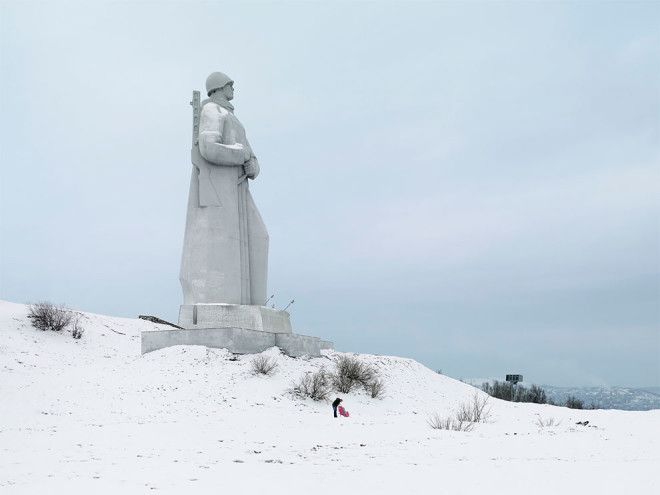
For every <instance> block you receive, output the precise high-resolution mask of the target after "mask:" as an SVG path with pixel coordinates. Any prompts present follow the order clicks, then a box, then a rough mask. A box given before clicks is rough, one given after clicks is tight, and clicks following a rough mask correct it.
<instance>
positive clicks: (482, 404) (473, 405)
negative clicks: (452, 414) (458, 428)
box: [456, 392, 490, 423]
mask: <svg viewBox="0 0 660 495" xmlns="http://www.w3.org/2000/svg"><path fill="white" fill-rule="evenodd" d="M489 417H490V406H489V405H488V397H487V396H481V397H480V396H479V394H478V393H476V392H475V394H474V395H473V396H472V400H471V401H470V402H463V403H462V404H461V405H460V406H458V411H457V412H456V419H458V420H459V421H461V422H466V421H467V422H469V423H485V422H486V421H488V418H489Z"/></svg>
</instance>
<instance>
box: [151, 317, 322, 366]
mask: <svg viewBox="0 0 660 495" xmlns="http://www.w3.org/2000/svg"><path fill="white" fill-rule="evenodd" d="M179 326H181V327H183V330H181V329H171V330H170V329H167V330H163V329H160V328H159V329H154V330H148V331H144V332H142V354H145V353H147V352H151V351H155V350H158V349H163V348H165V347H170V346H174V345H203V346H206V347H218V348H225V349H228V350H229V351H231V352H234V353H237V354H253V353H257V352H262V351H264V350H266V349H268V348H269V347H274V346H277V347H279V348H280V349H281V350H282V352H284V353H285V354H287V355H289V356H292V357H298V356H305V355H306V356H320V355H321V350H322V349H332V348H333V344H332V342H328V341H326V340H322V339H320V338H318V337H310V336H308V335H299V334H294V333H293V331H292V329H291V321H290V319H289V313H287V312H286V311H278V310H275V309H270V308H266V307H264V306H246V305H240V304H191V305H183V306H181V308H180V309H179Z"/></svg>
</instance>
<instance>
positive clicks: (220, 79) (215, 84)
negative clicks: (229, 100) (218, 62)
mask: <svg viewBox="0 0 660 495" xmlns="http://www.w3.org/2000/svg"><path fill="white" fill-rule="evenodd" d="M233 82H234V81H233V80H232V78H231V77H229V76H228V75H227V74H223V73H222V72H214V73H212V74H211V75H210V76H209V77H207V78H206V94H207V95H208V96H211V93H212V92H213V91H215V90H216V89H221V88H224V87H225V86H226V85H227V84H229V83H233Z"/></svg>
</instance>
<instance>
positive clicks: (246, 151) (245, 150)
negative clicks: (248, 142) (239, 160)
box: [241, 145, 252, 162]
mask: <svg viewBox="0 0 660 495" xmlns="http://www.w3.org/2000/svg"><path fill="white" fill-rule="evenodd" d="M241 147H242V148H243V159H244V160H245V161H246V162H247V161H248V160H250V158H251V157H252V150H251V149H250V148H249V147H248V146H245V147H243V145H241Z"/></svg>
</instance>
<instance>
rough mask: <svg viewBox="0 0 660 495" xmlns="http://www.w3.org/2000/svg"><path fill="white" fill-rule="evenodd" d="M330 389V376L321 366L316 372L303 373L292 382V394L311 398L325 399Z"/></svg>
mask: <svg viewBox="0 0 660 495" xmlns="http://www.w3.org/2000/svg"><path fill="white" fill-rule="evenodd" d="M331 391H332V388H331V379H330V376H329V375H328V373H327V372H326V371H325V369H323V368H321V369H320V370H318V371H317V372H316V373H311V372H308V373H305V374H304V375H303V376H301V377H300V379H299V380H298V381H297V382H294V383H293V393H294V394H296V395H298V396H300V397H309V398H310V399H313V400H325V399H327V398H328V395H329V394H330V392H331Z"/></svg>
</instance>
